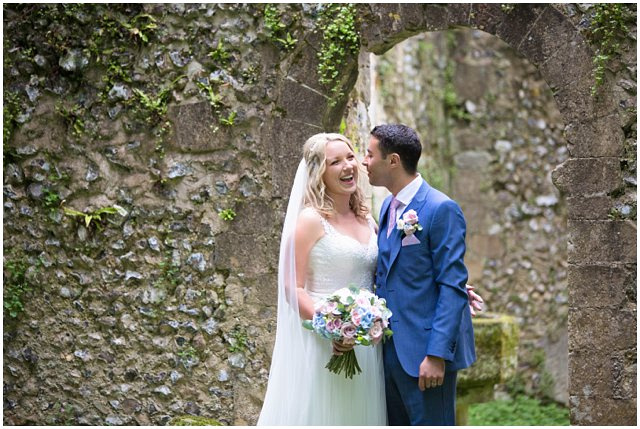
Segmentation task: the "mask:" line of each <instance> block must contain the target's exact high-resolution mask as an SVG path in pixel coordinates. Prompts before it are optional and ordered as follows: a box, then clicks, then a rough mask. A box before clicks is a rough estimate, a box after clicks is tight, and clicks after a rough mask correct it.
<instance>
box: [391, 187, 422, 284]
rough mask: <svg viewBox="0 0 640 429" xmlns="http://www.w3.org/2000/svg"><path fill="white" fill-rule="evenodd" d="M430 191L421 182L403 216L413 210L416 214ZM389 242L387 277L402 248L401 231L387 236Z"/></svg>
mask: <svg viewBox="0 0 640 429" xmlns="http://www.w3.org/2000/svg"><path fill="white" fill-rule="evenodd" d="M430 189H431V186H429V184H428V183H427V182H425V181H424V180H423V181H422V185H420V189H418V192H417V193H416V195H415V196H414V197H413V199H412V200H411V202H410V203H409V205H408V206H407V207H405V209H404V210H403V212H402V213H403V214H404V213H405V212H407V211H409V210H415V211H416V212H418V211H419V209H420V208H422V206H423V205H424V200H425V199H426V198H427V194H428V193H429V190H430ZM389 240H390V241H391V257H390V260H389V271H388V272H387V275H388V273H389V272H390V271H391V267H393V264H394V262H395V261H396V258H397V257H398V253H400V248H401V247H402V231H400V230H397V229H396V230H395V231H393V232H392V233H391V235H390V236H389Z"/></svg>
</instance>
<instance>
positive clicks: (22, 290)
mask: <svg viewBox="0 0 640 429" xmlns="http://www.w3.org/2000/svg"><path fill="white" fill-rule="evenodd" d="M27 268H28V264H27V261H26V260H25V259H24V258H22V259H10V260H5V262H4V267H3V276H2V278H3V283H4V291H3V307H4V311H5V314H8V315H9V316H10V317H12V318H14V319H15V318H17V317H18V316H19V315H20V313H22V312H23V311H24V302H23V300H24V299H23V296H24V294H26V293H27V292H29V291H30V290H31V287H30V285H29V282H28V281H27V278H26V272H27Z"/></svg>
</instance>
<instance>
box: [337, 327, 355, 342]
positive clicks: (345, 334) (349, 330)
mask: <svg viewBox="0 0 640 429" xmlns="http://www.w3.org/2000/svg"><path fill="white" fill-rule="evenodd" d="M340 335H341V336H342V338H343V340H342V342H343V343H345V344H347V343H346V341H347V340H353V341H355V337H356V327H355V326H354V325H353V323H349V322H347V323H343V324H342V326H341V327H340ZM349 344H352V343H349Z"/></svg>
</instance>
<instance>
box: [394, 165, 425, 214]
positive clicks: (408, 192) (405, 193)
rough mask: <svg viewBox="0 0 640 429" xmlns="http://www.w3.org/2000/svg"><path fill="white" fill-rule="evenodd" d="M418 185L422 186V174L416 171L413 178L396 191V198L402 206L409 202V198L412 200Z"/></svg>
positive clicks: (418, 187)
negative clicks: (416, 173)
mask: <svg viewBox="0 0 640 429" xmlns="http://www.w3.org/2000/svg"><path fill="white" fill-rule="evenodd" d="M420 186H422V176H421V175H420V173H418V175H417V176H416V178H415V179H413V180H412V181H411V182H410V183H409V184H408V185H407V186H405V187H404V188H402V190H401V191H400V192H398V195H396V199H397V200H398V201H400V204H401V205H403V206H404V207H406V206H408V205H409V204H410V203H411V200H413V197H415V196H416V194H417V193H418V191H419V190H420Z"/></svg>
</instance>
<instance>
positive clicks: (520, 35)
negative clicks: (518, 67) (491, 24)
mask: <svg viewBox="0 0 640 429" xmlns="http://www.w3.org/2000/svg"><path fill="white" fill-rule="evenodd" d="M548 7H549V6H548V5H545V4H517V5H514V8H513V10H511V11H510V12H506V13H505V15H504V17H505V18H504V19H502V20H501V21H500V24H499V25H498V26H497V27H496V30H495V33H493V34H495V35H496V36H498V37H499V38H501V39H502V40H504V41H505V42H507V43H508V44H509V45H510V46H511V47H513V48H514V49H516V50H517V49H518V47H519V46H520V43H521V42H522V41H523V40H524V38H525V36H526V35H527V34H528V33H529V32H530V31H531V28H532V27H533V26H534V25H535V24H536V21H537V20H538V18H539V17H540V15H542V13H543V12H544V11H545V9H546V8H548Z"/></svg>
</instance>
